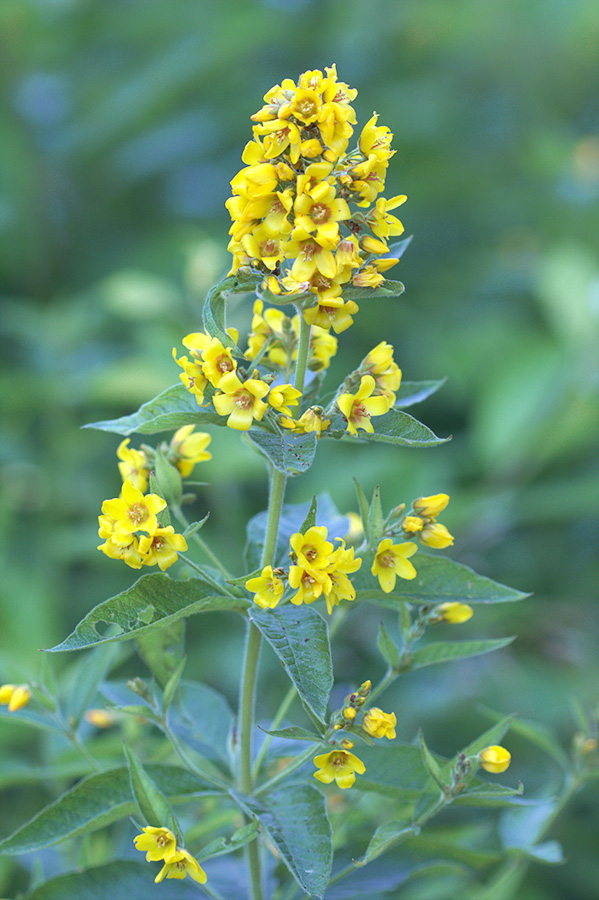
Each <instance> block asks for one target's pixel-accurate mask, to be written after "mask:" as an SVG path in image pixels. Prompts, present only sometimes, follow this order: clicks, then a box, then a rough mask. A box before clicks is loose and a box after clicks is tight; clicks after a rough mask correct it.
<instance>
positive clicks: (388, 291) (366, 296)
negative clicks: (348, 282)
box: [343, 278, 405, 301]
mask: <svg viewBox="0 0 599 900" xmlns="http://www.w3.org/2000/svg"><path fill="white" fill-rule="evenodd" d="M404 291H405V287H404V285H403V284H402V283H401V281H392V280H391V279H390V278H389V279H385V281H383V283H382V284H381V285H379V286H378V287H376V288H361V287H349V288H344V289H343V299H344V300H356V301H359V300H383V299H385V298H387V297H399V296H401V294H403V292H404Z"/></svg>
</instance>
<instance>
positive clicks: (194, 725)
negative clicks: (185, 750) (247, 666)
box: [169, 681, 233, 763]
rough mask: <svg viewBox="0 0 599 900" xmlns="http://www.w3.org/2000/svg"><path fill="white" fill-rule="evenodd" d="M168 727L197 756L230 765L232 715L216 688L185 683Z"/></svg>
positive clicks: (176, 700)
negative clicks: (198, 754) (229, 745)
mask: <svg viewBox="0 0 599 900" xmlns="http://www.w3.org/2000/svg"><path fill="white" fill-rule="evenodd" d="M169 725H170V727H171V729H172V730H173V731H174V733H175V734H176V735H177V737H179V738H180V739H181V740H182V741H184V742H185V743H186V744H187V746H188V747H192V748H193V749H194V750H195V751H196V752H197V753H200V754H201V755H202V756H205V757H207V758H208V759H212V760H216V761H220V762H224V763H228V742H229V734H230V732H231V730H232V728H233V713H232V711H231V708H230V706H229V704H228V702H227V700H226V699H225V697H223V695H222V694H220V693H219V692H218V691H215V690H214V688H211V687H209V686H208V685H207V684H200V683H199V682H197V681H182V682H181V684H180V685H179V690H178V692H177V696H176V698H175V700H174V702H173V705H172V706H171V709H170V713H169Z"/></svg>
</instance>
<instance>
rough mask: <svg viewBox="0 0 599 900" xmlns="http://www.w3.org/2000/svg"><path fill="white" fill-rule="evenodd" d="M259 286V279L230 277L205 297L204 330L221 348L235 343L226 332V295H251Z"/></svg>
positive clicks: (216, 285)
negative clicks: (216, 340) (216, 339)
mask: <svg viewBox="0 0 599 900" xmlns="http://www.w3.org/2000/svg"><path fill="white" fill-rule="evenodd" d="M259 284H260V279H259V278H256V277H252V278H248V279H241V278H238V277H237V276H235V275H232V276H229V277H228V278H224V279H223V280H222V281H220V282H219V283H218V284H215V285H214V287H213V288H212V289H211V291H210V293H209V294H208V296H207V297H206V300H205V301H204V306H203V308H202V318H203V320H204V328H205V329H206V331H207V332H208V334H209V335H210V336H211V337H215V338H218V340H219V341H220V342H221V344H222V345H223V347H235V342H234V341H233V339H232V337H231V335H230V334H228V333H227V331H226V328H227V322H226V297H227V294H248V293H252V292H253V291H254V290H255V289H256V287H257V286H258V285H259Z"/></svg>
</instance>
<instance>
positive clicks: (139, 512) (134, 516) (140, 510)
mask: <svg viewBox="0 0 599 900" xmlns="http://www.w3.org/2000/svg"><path fill="white" fill-rule="evenodd" d="M147 515H148V510H147V509H146V508H145V506H144V505H143V503H134V504H133V506H131V507H130V509H129V518H130V519H131V521H132V522H133V524H134V525H139V523H140V522H143V521H144V519H145V518H147Z"/></svg>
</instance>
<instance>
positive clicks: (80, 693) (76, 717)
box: [65, 644, 118, 728]
mask: <svg viewBox="0 0 599 900" xmlns="http://www.w3.org/2000/svg"><path fill="white" fill-rule="evenodd" d="M117 649H118V648H117V647H115V646H114V645H113V644H111V645H108V646H104V647H96V648H95V649H94V650H92V651H91V652H90V653H86V654H85V656H84V657H83V659H81V660H77V663H76V664H75V668H74V670H73V672H71V673H69V675H70V676H71V678H70V679H69V681H70V682H71V687H72V689H71V691H70V692H69V695H68V698H67V699H66V701H65V711H66V714H67V718H68V721H69V722H71V723H72V725H73V727H74V728H77V726H78V725H79V722H80V721H81V717H82V716H83V713H84V712H85V710H86V709H88V708H89V707H90V706H92V704H93V702H94V698H95V696H96V694H97V693H98V685H99V684H100V682H101V681H103V680H104V678H105V677H106V675H107V674H108V672H109V671H110V668H111V666H112V664H113V661H114V657H115V652H116V650H117Z"/></svg>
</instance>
